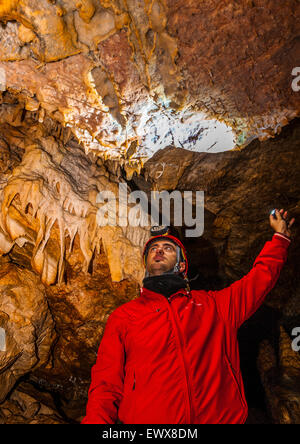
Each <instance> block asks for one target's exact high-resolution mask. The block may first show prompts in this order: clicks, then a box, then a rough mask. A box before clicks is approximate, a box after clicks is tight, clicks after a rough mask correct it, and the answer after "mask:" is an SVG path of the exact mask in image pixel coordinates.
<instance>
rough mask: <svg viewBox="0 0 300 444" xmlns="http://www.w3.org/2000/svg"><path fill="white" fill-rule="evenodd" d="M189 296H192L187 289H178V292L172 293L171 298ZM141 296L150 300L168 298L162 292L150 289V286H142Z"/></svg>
mask: <svg viewBox="0 0 300 444" xmlns="http://www.w3.org/2000/svg"><path fill="white" fill-rule="evenodd" d="M179 295H180V296H188V297H190V295H191V294H190V292H189V291H188V290H186V289H181V290H178V291H177V292H176V293H174V294H172V295H171V296H170V298H169V299H173V298H174V297H176V296H179ZM140 297H142V298H145V299H147V300H150V301H152V302H161V301H164V300H166V301H167V298H166V296H164V295H163V294H161V293H156V292H154V291H151V290H149V289H148V288H145V287H141V288H140Z"/></svg>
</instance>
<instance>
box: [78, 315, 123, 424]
mask: <svg viewBox="0 0 300 444" xmlns="http://www.w3.org/2000/svg"><path fill="white" fill-rule="evenodd" d="M121 326H122V323H121V320H120V317H119V316H118V315H116V314H115V312H113V313H112V314H111V315H110V316H109V318H108V320H107V323H106V326H105V330H104V334H103V337H102V340H101V343H100V346H99V350H98V355H97V361H96V364H95V365H94V366H93V367H92V372H91V373H92V375H91V376H92V378H91V385H90V388H89V392H88V403H87V407H86V416H85V417H84V418H83V420H82V422H81V424H115V423H116V421H117V418H118V407H119V404H120V401H121V398H122V395H123V384H124V364H125V349H124V341H123V334H124V332H123V331H122V327H121Z"/></svg>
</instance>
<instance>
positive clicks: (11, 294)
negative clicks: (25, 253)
mask: <svg viewBox="0 0 300 444" xmlns="http://www.w3.org/2000/svg"><path fill="white" fill-rule="evenodd" d="M0 326H1V350H0V402H2V401H3V400H4V399H5V397H6V395H7V394H8V393H9V391H10V390H11V389H12V387H13V386H14V384H15V383H16V382H17V381H18V379H19V378H20V377H21V376H23V375H25V374H26V373H28V372H30V371H32V370H34V369H36V368H38V367H41V366H45V365H46V364H47V363H48V362H49V360H50V358H51V348H52V346H53V344H54V340H55V338H56V334H55V331H54V322H53V319H52V316H51V313H50V311H49V308H48V304H47V300H46V294H45V289H44V286H43V285H42V284H41V283H40V281H39V279H38V277H37V276H36V275H35V274H33V273H32V272H30V271H28V270H24V269H21V268H19V267H17V266H15V265H12V264H9V263H7V264H2V265H1V269H0Z"/></svg>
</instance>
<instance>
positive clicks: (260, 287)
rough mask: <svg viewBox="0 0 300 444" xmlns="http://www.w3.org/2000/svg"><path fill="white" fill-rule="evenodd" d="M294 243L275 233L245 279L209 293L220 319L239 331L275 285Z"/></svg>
mask: <svg viewBox="0 0 300 444" xmlns="http://www.w3.org/2000/svg"><path fill="white" fill-rule="evenodd" d="M290 243H291V240H290V239H289V238H288V237H287V236H284V235H281V234H280V233H275V234H274V235H273V238H272V240H271V241H268V242H266V243H265V245H264V247H263V249H262V251H261V252H260V254H259V255H258V256H257V258H256V259H255V261H254V264H253V268H252V269H251V271H250V272H249V273H248V274H247V275H246V276H244V277H243V278H242V279H240V280H238V281H236V282H234V283H233V284H232V285H230V286H229V287H228V288H224V289H223V290H220V291H209V294H210V296H213V298H214V299H215V302H216V305H217V308H218V311H219V313H220V315H221V317H222V318H223V319H224V320H225V321H226V322H230V323H231V324H232V325H233V326H234V327H236V328H239V327H240V326H241V325H242V324H243V322H245V321H246V320H247V319H248V318H249V317H250V316H252V314H253V313H255V311H256V310H257V309H258V308H259V306H260V305H261V304H262V303H263V301H264V299H265V297H266V295H267V294H268V293H269V292H270V291H271V290H272V288H273V287H274V286H275V284H276V282H277V280H278V278H279V275H280V272H281V269H282V267H283V265H284V264H285V262H286V259H287V254H288V247H289V245H290Z"/></svg>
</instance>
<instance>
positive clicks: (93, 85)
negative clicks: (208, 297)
mask: <svg viewBox="0 0 300 444" xmlns="http://www.w3.org/2000/svg"><path fill="white" fill-rule="evenodd" d="M299 17H300V4H299V1H297V0H290V1H289V2H285V3H283V4H282V3H280V4H279V3H278V2H276V1H275V0H265V1H261V0H255V1H249V0H241V1H239V2H233V1H232V0H225V1H222V2H218V1H216V0H204V1H202V2H199V1H197V0H185V1H183V0H172V1H171V0H151V1H150V0H143V1H140V0H126V1H125V0H81V1H80V2H77V1H74V0H39V1H37V0H30V1H29V0H20V1H17V0H5V1H0V205H1V215H0V422H1V423H30V424H34V423H72V422H79V421H80V418H81V417H82V416H83V415H84V411H85V405H86V400H87V390H88V387H89V383H90V369H91V366H92V365H93V364H94V362H95V359H96V353H97V349H98V346H99V342H100V340H101V335H102V333H103V329H104V326H105V323H106V320H107V317H108V315H109V314H110V313H111V312H112V311H113V310H114V309H115V308H116V307H118V306H119V305H121V304H123V303H125V302H127V301H130V300H131V299H133V298H135V297H136V296H137V295H138V289H139V286H140V285H141V282H142V278H143V276H144V269H143V263H142V259H141V253H142V248H143V245H144V243H145V241H146V240H147V239H148V236H149V227H148V226H140V225H138V226H133V225H132V224H130V223H129V222H130V221H131V219H130V218H135V217H136V216H137V214H138V211H139V210H138V205H137V202H133V201H129V202H128V203H127V200H128V197H129V195H130V193H132V192H134V191H138V192H143V193H145V194H144V195H145V196H147V198H149V202H150V198H151V196H152V194H151V192H153V191H155V193H157V194H158V193H159V192H162V191H163V190H168V191H169V192H172V191H178V192H180V193H182V195H183V193H184V192H185V191H194V192H195V191H197V190H201V191H204V195H205V205H204V206H205V214H204V222H205V224H204V226H205V229H204V233H203V235H202V236H201V237H198V238H196V239H195V238H184V234H185V228H186V227H181V228H179V231H180V233H181V236H182V238H183V240H184V242H185V244H186V246H187V249H188V252H189V259H190V264H191V267H190V276H189V277H190V279H191V284H192V287H193V288H207V289H208V288H210V289H213V288H214V289H218V288H222V287H224V286H225V285H229V284H230V283H232V282H233V281H234V280H236V279H239V278H240V277H242V276H243V275H244V274H246V273H247V272H248V271H249V269H250V268H251V266H252V264H253V261H254V259H255V257H256V256H257V254H258V253H259V251H260V249H261V248H262V247H263V245H264V242H265V241H266V240H269V239H270V237H271V235H272V232H271V229H270V226H269V223H268V215H269V211H270V210H271V209H272V208H274V206H276V207H278V208H285V209H287V210H288V211H289V213H290V215H291V217H295V218H296V220H297V221H299V220H300V200H299V199H300V197H299V196H300V185H299V183H300V154H299V152H300V147H299V139H300V123H299V118H297V117H298V116H299V111H300V106H299V103H300V102H299V97H300V92H298V91H297V88H295V87H294V86H295V84H297V79H295V76H296V75H297V73H296V74H295V75H294V74H293V73H294V72H296V71H295V67H297V65H298V64H299V60H298V58H297V57H298V54H299V35H298V34H299ZM297 72H298V71H297ZM298 74H300V68H299V73H298ZM295 80H296V82H295ZM293 81H294V82H293ZM299 84H300V81H299ZM120 184H121V186H123V188H122V190H123V194H120ZM108 192H109V193H111V194H112V195H114V196H116V201H115V210H116V211H115V219H114V217H113V216H111V219H110V220H109V223H108V224H106V225H105V224H103V223H101V221H102V222H103V220H102V219H101V214H102V213H101V211H102V210H103V209H104V208H105V202H106V201H105V193H108ZM155 195H156V194H155ZM158 196H159V194H158ZM124 199H125V200H124ZM146 210H147V211H148V210H149V208H147V209H146ZM147 216H149V215H147ZM148 221H149V219H148ZM298 247H299V225H297V223H296V224H295V227H294V230H293V243H292V245H291V247H290V250H289V259H288V262H287V264H286V266H285V268H284V270H283V273H282V275H281V277H280V279H279V281H278V284H277V285H276V287H275V288H274V289H273V290H272V292H271V293H270V295H269V296H268V299H267V301H266V302H265V304H264V307H262V309H261V310H260V311H259V312H258V313H257V314H256V315H255V316H254V317H253V318H252V319H251V320H249V321H248V322H247V323H246V325H245V326H244V327H243V328H242V329H241V333H240V346H241V358H242V370H243V374H244V379H245V386H246V395H248V397H249V405H250V412H252V414H253V418H254V420H253V422H264V421H265V422H273V423H297V422H299V421H300V418H299V403H300V401H299V388H298V385H297V384H298V382H299V371H300V365H299V359H298V357H299V356H298V355H297V353H296V352H295V351H292V350H291V349H290V348H289V341H291V331H292V329H293V328H294V327H298V326H299V327H300V298H299V288H300V287H299V282H300V275H299V266H298V264H299V248H298ZM266 326H269V328H267V327H266ZM286 356H289V358H286ZM251 366H253V368H252V367H251ZM255 372H256V374H254V373H255ZM253 375H254V376H253ZM254 395H255V396H254Z"/></svg>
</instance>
